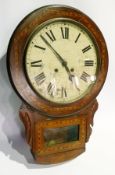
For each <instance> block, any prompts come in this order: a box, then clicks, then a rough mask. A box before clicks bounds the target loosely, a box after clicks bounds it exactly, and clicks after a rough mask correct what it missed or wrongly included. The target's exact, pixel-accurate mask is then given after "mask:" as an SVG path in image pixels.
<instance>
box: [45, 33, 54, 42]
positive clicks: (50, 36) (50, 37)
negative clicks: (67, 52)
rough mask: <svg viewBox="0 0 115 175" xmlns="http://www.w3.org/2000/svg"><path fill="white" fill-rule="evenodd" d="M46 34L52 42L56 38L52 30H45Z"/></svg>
mask: <svg viewBox="0 0 115 175" xmlns="http://www.w3.org/2000/svg"><path fill="white" fill-rule="evenodd" d="M46 35H47V36H48V37H49V39H50V40H51V41H52V42H53V41H55V40H56V38H55V36H54V34H53V32H52V30H50V31H49V33H48V32H46Z"/></svg>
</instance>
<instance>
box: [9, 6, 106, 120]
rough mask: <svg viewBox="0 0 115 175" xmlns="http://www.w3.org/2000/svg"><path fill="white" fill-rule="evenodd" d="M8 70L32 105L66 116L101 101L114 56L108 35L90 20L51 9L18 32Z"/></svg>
mask: <svg viewBox="0 0 115 175" xmlns="http://www.w3.org/2000/svg"><path fill="white" fill-rule="evenodd" d="M75 62H76V65H75ZM7 67H8V72H9V76H10V79H11V82H12V84H13V86H14V88H15V90H16V92H17V93H18V95H19V96H20V97H21V98H22V99H23V100H24V101H25V102H26V103H28V104H29V105H30V106H32V107H34V108H35V109H37V110H39V111H41V112H42V113H44V114H46V115H49V116H54V117H55V116H57V117H60V116H67V115H70V114H73V113H75V112H76V111H80V110H81V109H82V108H84V107H85V106H87V105H88V104H89V103H91V102H92V101H93V100H94V99H95V97H96V96H97V95H98V93H99V91H100V90H101V88H102V86H103V84H104V81H105V78H106V74H107V68H108V53H107V48H106V43H105V40H104V38H103V36H102V33H101V32H100V30H99V29H98V27H97V26H96V25H95V23H94V22H93V21H92V20H91V19H90V18H89V17H87V16H86V15H85V14H83V13H82V12H80V11H78V10H76V9H74V8H70V7H66V6H65V7H62V6H46V7H43V8H40V9H37V10H36V11H34V12H32V13H31V14H29V15H28V16H27V17H26V18H24V20H23V21H22V22H21V23H20V24H19V25H18V27H17V28H16V30H15V32H14V33H13V35H12V38H11V40H10V43H9V48H8V56H7Z"/></svg>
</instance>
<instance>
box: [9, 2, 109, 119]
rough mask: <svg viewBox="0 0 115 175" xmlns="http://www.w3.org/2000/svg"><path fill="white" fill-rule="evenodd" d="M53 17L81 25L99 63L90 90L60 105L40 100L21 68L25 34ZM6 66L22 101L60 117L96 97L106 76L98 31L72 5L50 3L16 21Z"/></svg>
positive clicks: (105, 59)
mask: <svg viewBox="0 0 115 175" xmlns="http://www.w3.org/2000/svg"><path fill="white" fill-rule="evenodd" d="M56 18H69V19H71V20H74V21H77V22H78V23H80V24H81V25H83V26H85V27H86V28H87V30H88V31H89V32H90V33H91V35H92V36H93V38H94V39H95V42H96V43H97V46H98V50H99V59H100V63H101V64H100V69H99V71H98V76H97V81H96V83H95V84H94V86H93V88H92V90H91V92H90V93H88V94H87V95H86V96H85V97H83V98H81V99H80V100H77V101H76V102H73V103H70V104H64V105H62V104H61V105H60V104H57V103H53V102H50V101H47V100H44V99H43V98H41V97H40V96H38V95H37V94H36V93H35V92H34V91H33V89H32V88H31V86H30V85H29V83H28V81H27V78H26V75H25V72H24V68H23V59H24V51H25V46H26V43H27V40H28V38H29V36H30V35H31V33H32V32H33V31H34V30H35V28H36V27H37V26H38V25H41V24H42V23H44V22H46V21H48V20H52V19H56ZM7 68H8V73H9V77H10V80H11V83H12V85H13V87H14V89H15V90H16V92H17V94H18V95H19V96H20V97H21V98H22V99H23V101H25V102H26V103H27V104H29V105H30V106H32V107H33V108H35V109H36V110H38V111H39V112H41V113H42V114H44V115H47V116H52V117H64V116H68V115H72V114H75V113H76V112H79V111H80V110H81V109H82V108H84V107H87V106H88V105H89V104H90V103H91V102H92V101H93V100H94V99H95V98H96V96H97V95H98V93H99V92H100V90H101V88H102V86H103V84H104V82H105V79H106V74H107V69H108V52H107V47H106V43H105V40H104V38H103V35H102V33H101V32H100V30H99V28H98V27H97V26H96V24H95V23H94V22H93V21H92V20H91V19H90V18H89V17H88V16H87V15H85V14H84V13H82V12H81V11H79V10H77V9H74V8H72V7H68V6H61V5H50V6H45V7H42V8H40V9H37V10H35V11H33V12H32V13H30V14H29V15H28V16H27V17H25V18H24V19H23V20H22V22H21V23H20V24H19V25H18V27H17V28H16V30H15V31H14V33H13V35H12V38H11V40H10V43H9V47H8V53H7Z"/></svg>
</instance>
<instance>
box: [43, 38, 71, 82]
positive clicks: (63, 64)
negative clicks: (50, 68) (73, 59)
mask: <svg viewBox="0 0 115 175" xmlns="http://www.w3.org/2000/svg"><path fill="white" fill-rule="evenodd" d="M40 37H41V38H42V40H43V41H44V42H45V43H46V44H47V46H48V47H49V48H50V49H51V50H52V51H53V53H54V54H55V56H56V57H57V58H58V60H59V61H60V62H61V63H62V66H64V68H65V69H66V71H67V73H68V75H69V80H71V81H72V75H71V73H70V70H69V68H68V66H67V62H66V61H65V60H64V59H63V58H62V57H61V56H60V54H59V53H58V52H57V51H56V50H55V49H54V48H53V47H52V46H51V45H50V43H49V42H48V41H47V40H46V39H45V38H44V37H43V36H42V35H40Z"/></svg>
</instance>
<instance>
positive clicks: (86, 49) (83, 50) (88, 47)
mask: <svg viewBox="0 0 115 175" xmlns="http://www.w3.org/2000/svg"><path fill="white" fill-rule="evenodd" d="M90 49H91V46H90V45H89V46H87V47H85V48H84V49H82V52H83V53H85V52H87V51H88V50H90Z"/></svg>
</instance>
